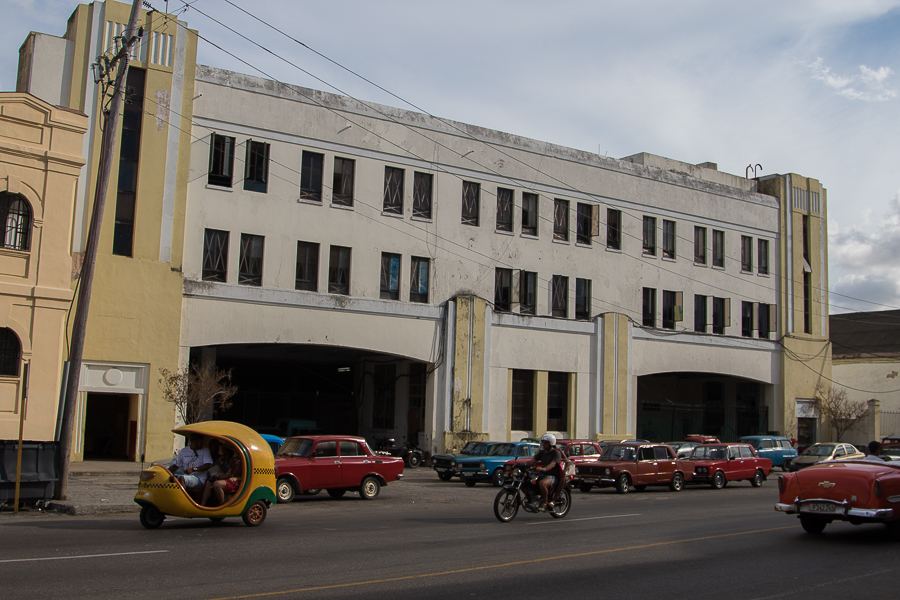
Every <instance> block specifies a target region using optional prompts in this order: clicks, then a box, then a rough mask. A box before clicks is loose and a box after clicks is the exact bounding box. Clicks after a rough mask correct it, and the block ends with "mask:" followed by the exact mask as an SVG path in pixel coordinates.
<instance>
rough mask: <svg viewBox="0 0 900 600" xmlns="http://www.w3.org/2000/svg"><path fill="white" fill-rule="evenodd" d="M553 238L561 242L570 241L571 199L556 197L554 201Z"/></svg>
mask: <svg viewBox="0 0 900 600" xmlns="http://www.w3.org/2000/svg"><path fill="white" fill-rule="evenodd" d="M553 239H554V240H559V241H561V242H568V241H569V201H568V200H560V199H558V198H557V199H556V200H554V201H553Z"/></svg>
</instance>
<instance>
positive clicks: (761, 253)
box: [756, 240, 769, 275]
mask: <svg viewBox="0 0 900 600" xmlns="http://www.w3.org/2000/svg"><path fill="white" fill-rule="evenodd" d="M757 249H758V251H757V257H756V272H757V273H759V274H760V275H768V274H769V240H757Z"/></svg>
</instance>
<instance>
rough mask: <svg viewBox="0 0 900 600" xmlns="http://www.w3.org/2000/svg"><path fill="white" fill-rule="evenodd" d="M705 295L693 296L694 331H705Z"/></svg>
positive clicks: (706, 322)
mask: <svg viewBox="0 0 900 600" xmlns="http://www.w3.org/2000/svg"><path fill="white" fill-rule="evenodd" d="M707 314H708V313H707V307H706V296H701V295H699V294H696V295H695V296H694V331H697V332H699V333H706V326H707V324H708V320H707Z"/></svg>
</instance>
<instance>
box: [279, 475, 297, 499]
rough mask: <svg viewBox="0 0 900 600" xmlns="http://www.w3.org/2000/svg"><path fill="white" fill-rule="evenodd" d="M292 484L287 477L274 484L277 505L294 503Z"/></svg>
mask: <svg viewBox="0 0 900 600" xmlns="http://www.w3.org/2000/svg"><path fill="white" fill-rule="evenodd" d="M294 493H295V492H294V484H292V483H291V480H290V479H288V478H287V477H282V478H281V479H279V480H278V481H277V482H276V483H275V497H276V498H277V499H278V504H288V503H289V502H293V501H294Z"/></svg>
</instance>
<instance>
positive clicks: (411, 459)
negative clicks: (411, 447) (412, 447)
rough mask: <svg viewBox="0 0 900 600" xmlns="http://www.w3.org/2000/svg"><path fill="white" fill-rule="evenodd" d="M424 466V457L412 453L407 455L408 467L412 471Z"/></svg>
mask: <svg viewBox="0 0 900 600" xmlns="http://www.w3.org/2000/svg"><path fill="white" fill-rule="evenodd" d="M421 464H422V455H421V454H419V453H418V452H410V453H409V454H407V455H406V466H408V467H409V468H410V469H416V468H418V466H419V465H421Z"/></svg>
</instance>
